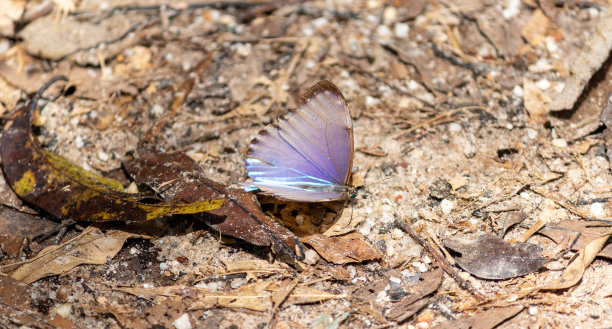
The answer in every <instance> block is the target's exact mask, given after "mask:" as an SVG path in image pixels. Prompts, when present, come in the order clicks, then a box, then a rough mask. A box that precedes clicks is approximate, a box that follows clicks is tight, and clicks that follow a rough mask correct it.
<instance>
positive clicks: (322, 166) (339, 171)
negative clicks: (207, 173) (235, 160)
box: [246, 80, 353, 201]
mask: <svg viewBox="0 0 612 329" xmlns="http://www.w3.org/2000/svg"><path fill="white" fill-rule="evenodd" d="M352 158H353V129H352V121H351V117H350V113H349V109H348V106H347V104H346V100H345V99H344V97H343V96H342V94H341V93H340V91H339V90H338V89H337V88H336V87H335V86H334V85H333V84H332V83H331V82H329V81H326V80H323V81H321V82H319V83H317V84H316V85H315V86H314V87H312V88H311V89H310V90H309V91H308V92H307V93H306V94H305V96H304V98H303V99H302V101H301V103H300V105H299V106H298V108H297V109H295V110H292V111H290V112H289V113H288V114H287V115H285V116H284V117H282V118H280V119H279V120H278V123H276V124H272V125H269V126H267V127H266V128H265V129H264V130H262V132H261V133H260V134H259V135H258V136H257V137H256V138H255V139H254V140H253V141H252V142H251V146H250V148H249V151H248V154H247V171H248V173H249V177H250V178H252V179H253V182H252V183H247V184H246V188H247V189H251V190H252V189H253V188H258V189H260V190H262V191H263V192H264V193H267V194H272V195H275V196H277V197H280V198H284V199H289V200H296V201H326V200H336V199H341V198H343V197H345V193H346V191H347V189H348V187H347V185H348V181H349V178H350V173H351V167H352Z"/></svg>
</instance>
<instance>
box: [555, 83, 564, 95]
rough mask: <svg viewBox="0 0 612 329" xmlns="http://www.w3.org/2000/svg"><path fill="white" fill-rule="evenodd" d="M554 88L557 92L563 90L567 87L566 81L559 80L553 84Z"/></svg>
mask: <svg viewBox="0 0 612 329" xmlns="http://www.w3.org/2000/svg"><path fill="white" fill-rule="evenodd" d="M553 89H555V91H556V92H558V93H560V92H562V91H563V89H565V83H563V82H557V83H555V84H554V85H553Z"/></svg>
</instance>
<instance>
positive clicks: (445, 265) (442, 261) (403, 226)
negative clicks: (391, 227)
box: [395, 219, 487, 300]
mask: <svg viewBox="0 0 612 329" xmlns="http://www.w3.org/2000/svg"><path fill="white" fill-rule="evenodd" d="M395 226H397V227H399V228H400V229H401V230H402V231H404V232H406V233H408V234H410V236H411V237H412V238H413V239H414V240H416V241H417V242H418V243H419V244H420V245H421V246H422V247H423V248H424V249H425V250H427V252H428V253H429V254H430V255H431V256H432V257H433V259H435V260H436V261H437V262H438V264H440V266H441V267H442V269H443V270H444V272H446V273H447V274H448V275H450V276H451V277H452V278H453V279H454V280H455V281H457V283H458V284H459V285H460V286H461V287H463V288H464V289H467V290H468V291H469V292H471V293H472V294H473V295H474V296H476V298H478V299H481V300H486V299H487V297H486V296H485V295H483V294H482V293H481V292H479V291H478V290H476V288H474V286H472V285H471V284H470V283H469V282H468V281H465V280H464V279H462V278H461V277H460V276H459V273H457V270H455V268H453V267H452V266H451V265H450V264H449V263H448V261H447V260H446V259H445V258H444V256H442V255H441V254H440V253H439V252H438V251H437V250H436V249H435V248H434V247H433V246H432V245H431V244H429V242H427V241H426V240H425V239H423V238H421V237H420V236H419V234H418V233H417V232H416V231H415V230H414V229H413V228H412V225H410V224H408V223H407V222H406V220H401V219H398V220H396V221H395Z"/></svg>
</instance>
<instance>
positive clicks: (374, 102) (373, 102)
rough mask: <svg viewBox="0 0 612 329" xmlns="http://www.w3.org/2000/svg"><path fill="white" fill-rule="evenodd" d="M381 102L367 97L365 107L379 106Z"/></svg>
mask: <svg viewBox="0 0 612 329" xmlns="http://www.w3.org/2000/svg"><path fill="white" fill-rule="evenodd" d="M379 102H380V101H379V100H378V98H376V97H372V96H366V99H365V105H366V106H367V107H372V106H375V105H378V103H379Z"/></svg>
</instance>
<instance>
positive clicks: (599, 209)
mask: <svg viewBox="0 0 612 329" xmlns="http://www.w3.org/2000/svg"><path fill="white" fill-rule="evenodd" d="M589 214H590V215H591V217H593V218H605V217H608V216H606V211H605V209H604V205H603V203H600V202H595V203H593V204H591V207H590V208H589Z"/></svg>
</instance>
